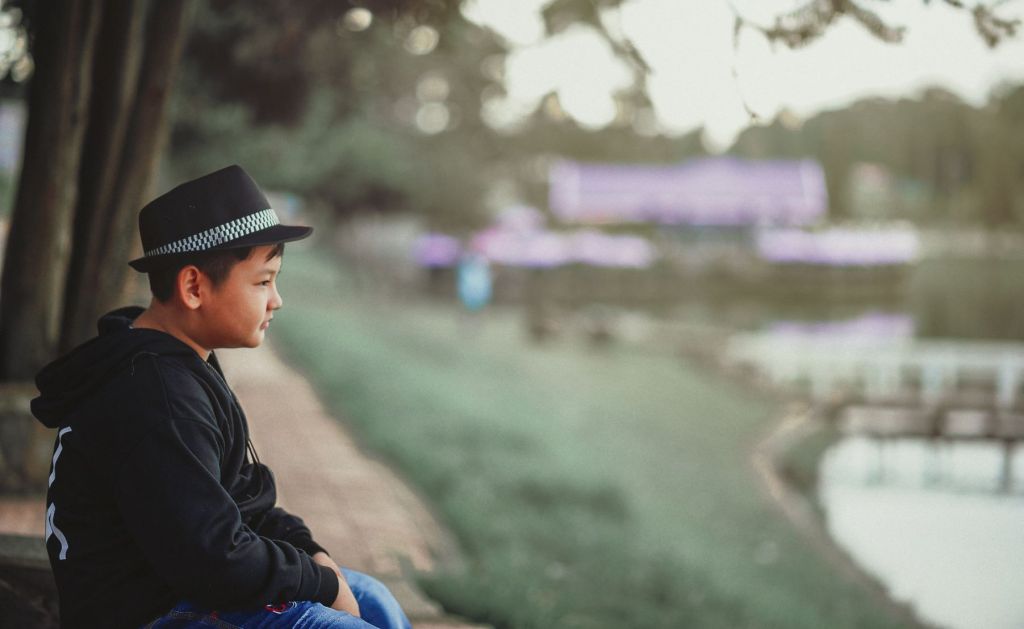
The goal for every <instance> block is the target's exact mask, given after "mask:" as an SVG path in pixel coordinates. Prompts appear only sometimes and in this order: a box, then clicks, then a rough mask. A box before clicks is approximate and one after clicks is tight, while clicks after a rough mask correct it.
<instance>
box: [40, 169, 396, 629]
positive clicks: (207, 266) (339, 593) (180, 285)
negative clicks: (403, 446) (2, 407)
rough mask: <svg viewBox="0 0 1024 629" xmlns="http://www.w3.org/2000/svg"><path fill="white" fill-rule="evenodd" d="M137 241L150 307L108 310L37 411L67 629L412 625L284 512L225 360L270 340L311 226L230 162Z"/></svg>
mask: <svg viewBox="0 0 1024 629" xmlns="http://www.w3.org/2000/svg"><path fill="white" fill-rule="evenodd" d="M139 231H140V233H141V236H142V244H143V249H144V251H145V255H144V256H143V257H141V258H139V259H137V260H133V261H131V262H130V264H131V265H132V267H134V268H135V269H136V270H138V271H141V272H145V273H148V274H149V282H150V287H151V290H152V292H153V299H152V301H151V303H150V305H149V307H148V308H146V309H145V310H143V309H142V308H138V307H127V308H121V309H118V310H115V311H113V312H111V313H108V314H107V315H105V316H104V317H103V318H101V319H100V321H99V336H97V337H95V338H93V339H91V340H90V341H88V342H86V343H84V344H82V345H80V346H79V347H77V348H75V349H74V350H72V351H71V352H69V353H68V354H67V355H65V356H63V357H61V358H59V359H58V360H56V361H54V362H53V363H51V364H49V365H47V366H46V367H45V368H44V369H43V370H42V371H40V373H39V375H38V376H37V378H36V384H37V386H38V387H39V391H40V393H41V395H40V396H39V397H38V398H36V399H35V400H33V402H32V412H33V414H35V416H36V417H37V418H38V419H39V420H40V421H41V422H42V423H43V424H45V425H47V426H49V427H52V428H57V429H58V433H57V438H56V443H55V445H54V453H53V462H52V465H51V471H50V478H49V490H48V492H47V511H46V546H47V552H48V553H49V557H50V563H51V565H52V566H53V572H54V576H55V579H56V582H57V589H58V593H59V596H60V614H61V626H62V627H67V628H75V627H115V628H116V627H126V628H128V627H131V628H135V627H140V626H142V625H145V626H146V627H162V626H167V627H170V626H173V627H190V626H193V625H194V626H206V627H208V626H211V625H212V626H217V627H295V626H300V627H310V628H319V627H338V628H346V629H347V628H350V627H351V628H357V627H364V628H365V627H372V626H376V627H379V628H381V629H391V628H396V629H397V628H406V629H407V628H408V627H409V621H408V619H407V618H406V617H405V614H404V613H403V612H402V610H401V608H400V607H399V605H398V603H397V602H396V601H395V600H394V598H393V597H392V596H391V594H390V593H389V592H388V591H387V589H386V588H385V587H384V586H383V585H382V584H380V583H379V582H378V581H376V580H374V579H372V578H371V577H368V576H366V575H363V574H360V573H357V572H354V571H350V570H345V569H339V568H338V566H337V565H336V564H335V563H334V561H333V560H332V559H331V558H330V557H329V556H328V554H327V553H326V551H325V550H324V549H323V548H322V547H321V546H320V545H318V544H317V543H316V542H315V541H314V540H313V536H312V534H311V533H310V530H309V528H308V527H306V525H305V524H304V523H303V521H302V519H300V518H299V517H297V516H295V515H292V514H290V513H288V512H286V511H284V510H283V509H282V508H280V507H277V506H275V502H276V491H275V485H274V477H273V475H272V474H271V472H270V469H269V468H267V467H266V466H265V465H263V464H261V463H260V461H259V457H258V456H257V455H256V451H255V449H254V448H253V446H252V443H251V442H250V441H249V428H248V425H247V423H246V418H245V414H244V413H243V412H242V408H241V406H239V404H238V400H237V399H236V398H235V396H234V393H233V392H232V391H231V388H230V387H229V386H228V384H227V382H226V381H225V380H224V374H223V372H222V371H221V369H220V365H219V364H218V362H217V358H216V356H215V355H214V353H213V351H212V350H214V349H216V348H221V347H256V346H258V345H259V344H260V343H261V342H262V341H263V336H264V334H265V333H266V330H267V327H268V325H269V324H270V320H271V319H273V316H274V311H275V310H277V309H278V308H280V307H281V304H282V302H281V296H280V294H278V291H277V283H276V280H277V275H278V273H279V272H280V270H281V262H282V254H283V252H284V243H285V242H289V241H293V240H299V239H301V238H305V237H307V236H309V234H310V233H311V232H312V228H309V227H298V226H286V225H281V224H280V223H279V221H278V218H277V215H276V214H275V213H274V210H273V209H270V204H269V203H268V202H267V199H266V197H265V196H264V195H263V193H262V192H261V191H260V189H259V187H258V186H257V185H256V183H255V182H254V181H253V180H252V179H251V178H250V177H249V176H248V175H247V174H246V173H245V171H243V170H242V169H241V168H240V167H238V166H230V167H228V168H225V169H223V170H219V171H217V172H214V173H211V174H209V175H206V176H204V177H200V178H199V179H195V180H193V181H189V182H186V183H184V184H182V185H180V186H178V187H177V188H175V189H173V190H171V191H170V192H168V193H166V194H164V195H163V196H160V197H159V198H157V199H155V200H154V201H152V202H150V203H149V204H148V205H147V206H146V207H144V208H143V209H142V211H141V212H140V214H139ZM360 615H362V619H360ZM147 623H148V624H147Z"/></svg>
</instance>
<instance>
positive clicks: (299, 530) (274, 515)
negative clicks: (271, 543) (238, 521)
mask: <svg viewBox="0 0 1024 629" xmlns="http://www.w3.org/2000/svg"><path fill="white" fill-rule="evenodd" d="M256 532H257V533H259V534H260V535H263V536H264V537H269V538H270V539H279V540H283V541H286V542H288V543H289V544H291V545H292V546H294V547H296V548H298V549H299V550H304V551H306V552H307V553H309V555H311V556H312V555H315V554H316V553H318V552H325V553H327V549H326V548H324V547H323V546H321V545H320V544H317V543H316V542H315V541H313V534H312V533H311V532H310V530H309V527H308V526H306V523H305V522H303V521H302V518H300V517H299V516H297V515H293V514H291V513H288V512H287V511H285V510H284V509H282V508H281V507H274V508H273V509H270V510H269V511H267V513H266V515H264V516H263V519H262V521H261V522H260V524H259V526H258V527H257V528H256ZM327 554H328V555H329V554H330V553H327Z"/></svg>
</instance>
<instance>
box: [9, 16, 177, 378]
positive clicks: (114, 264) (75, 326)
mask: <svg viewBox="0 0 1024 629" xmlns="http://www.w3.org/2000/svg"><path fill="white" fill-rule="evenodd" d="M188 5H189V2H188V1H187V0H180V1H179V0H174V1H168V2H133V1H131V0H120V1H118V0H111V1H110V2H104V3H99V2H88V1H86V0H54V2H51V3H47V4H46V5H45V6H42V5H41V4H37V3H34V2H26V3H23V6H24V9H25V12H26V15H27V17H28V20H27V21H28V24H29V25H30V34H31V50H32V52H33V56H34V59H35V75H34V77H33V78H32V82H31V85H30V89H29V95H28V108H29V118H28V126H27V129H26V141H25V153H24V157H23V164H22V171H21V176H20V180H19V183H18V191H17V197H16V201H15V206H14V213H13V216H12V220H11V226H10V231H9V234H8V240H7V243H8V244H7V248H6V251H5V258H4V268H3V278H2V284H0V377H2V378H3V379H6V380H16V379H27V378H30V377H31V376H32V375H34V374H35V372H36V371H38V370H39V368H40V367H41V366H42V365H43V364H44V363H45V362H47V361H48V360H50V359H52V358H53V355H54V354H55V353H56V352H58V351H62V350H65V349H67V348H69V347H70V346H72V345H74V344H76V343H78V342H80V341H82V340H84V339H85V338H88V337H89V336H91V335H92V333H93V332H92V326H93V325H94V322H95V319H96V316H97V315H98V314H99V313H100V312H102V311H103V310H104V309H106V308H107V307H109V306H111V305H113V304H115V303H116V301H117V300H118V298H119V295H120V292H121V290H122V287H123V285H124V278H125V274H126V272H127V269H126V268H125V265H124V260H125V258H126V257H127V256H128V253H129V250H130V246H131V242H132V236H131V224H132V218H133V216H134V214H133V212H134V210H136V209H137V208H138V205H139V203H140V201H141V199H142V197H143V195H144V194H145V192H146V189H147V187H148V182H149V179H150V176H151V173H152V172H153V170H154V168H155V165H156V160H157V157H158V156H159V154H160V145H161V142H160V138H161V136H162V130H163V128H164V125H163V119H164V111H165V108H166V101H167V94H168V91H169V89H170V85H171V81H172V80H173V76H174V67H175V65H176V64H177V59H178V56H179V52H180V42H181V35H182V33H183V32H184V25H185V22H186V19H187V14H188Z"/></svg>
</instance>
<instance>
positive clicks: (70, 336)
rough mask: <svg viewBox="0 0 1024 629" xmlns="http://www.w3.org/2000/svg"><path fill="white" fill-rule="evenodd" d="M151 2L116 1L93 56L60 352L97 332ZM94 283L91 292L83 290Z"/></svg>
mask: <svg viewBox="0 0 1024 629" xmlns="http://www.w3.org/2000/svg"><path fill="white" fill-rule="evenodd" d="M147 5H148V3H147V2H136V1H134V0H111V1H110V2H108V3H107V10H108V13H107V17H106V19H104V21H103V24H102V26H101V28H100V38H99V41H98V43H97V44H96V54H95V57H94V58H93V61H92V63H93V82H92V95H91V97H90V106H89V127H88V129H87V130H86V134H85V144H84V146H83V147H82V165H81V170H80V171H79V174H78V202H77V204H76V206H75V222H74V225H75V227H74V232H73V234H72V239H71V243H72V245H71V261H70V263H69V265H68V274H67V279H66V281H65V283H64V309H63V321H62V324H61V342H60V351H61V352H65V351H67V350H69V349H71V347H72V346H73V345H74V344H75V343H77V342H78V341H80V340H82V339H84V338H88V337H89V336H91V335H92V333H93V327H92V321H89V320H87V317H86V316H83V315H85V314H86V313H85V312H83V311H88V312H89V313H90V314H91V312H92V310H93V308H94V304H93V303H91V302H93V301H95V299H96V296H97V293H98V291H97V290H94V288H95V285H90V284H89V279H87V278H90V279H94V278H93V275H94V267H95V266H96V264H97V263H98V260H97V259H96V255H97V250H98V249H99V248H101V247H102V246H103V245H104V244H105V243H104V241H105V240H106V238H104V234H103V230H104V229H105V228H106V227H107V225H109V224H110V223H111V221H110V218H109V217H108V216H106V212H107V211H109V208H110V201H111V199H112V198H113V197H114V188H115V186H116V184H117V178H118V170H119V168H120V165H121V155H122V152H123V147H124V142H125V133H126V131H127V129H128V115H127V114H126V112H129V111H131V108H132V104H133V103H134V101H135V94H136V91H137V86H138V83H139V62H140V60H141V58H142V52H141V51H142V45H141V43H142V28H143V25H144V18H145V14H146V7H147ZM81 286H89V287H90V290H89V291H82V290H78V288H79V287H81ZM76 315H77V316H76Z"/></svg>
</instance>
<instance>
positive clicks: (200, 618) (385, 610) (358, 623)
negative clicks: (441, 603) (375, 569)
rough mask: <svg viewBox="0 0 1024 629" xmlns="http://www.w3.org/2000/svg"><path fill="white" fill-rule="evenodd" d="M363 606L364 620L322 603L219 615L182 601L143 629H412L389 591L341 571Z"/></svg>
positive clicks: (370, 579) (375, 582)
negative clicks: (285, 628) (212, 628)
mask: <svg viewBox="0 0 1024 629" xmlns="http://www.w3.org/2000/svg"><path fill="white" fill-rule="evenodd" d="M341 571H342V573H343V574H344V575H345V579H346V580H347V581H348V585H349V587H350V588H352V593H353V594H354V595H355V597H356V602H357V603H359V613H360V615H361V616H362V619H359V618H356V617H355V616H352V615H351V614H347V613H345V612H340V611H337V610H335V609H331V608H330V607H324V606H323V605H321V604H320V603H313V602H310V601H293V602H289V603H284V604H282V605H267V606H266V607H264V608H260V609H258V610H246V611H233V612H226V611H225V612H219V611H214V610H210V609H205V608H202V607H199V606H198V605H193V604H192V603H189V602H188V601H182V602H181V603H178V604H177V605H175V606H174V608H173V609H171V611H170V612H168V613H167V614H166V615H164V616H161V617H160V618H157V619H156V620H154V621H153V622H151V623H149V624H148V625H146V626H145V627H144V628H143V629H151V628H152V629H198V628H200V627H203V628H206V629H209V628H210V627H215V628H217V629H283V628H284V627H294V628H296V629H373V628H374V627H376V628H377V629H411V628H412V625H410V624H409V619H408V618H406V616H405V612H403V611H402V608H401V607H400V606H399V604H398V601H396V600H395V597H394V596H392V595H391V592H389V591H388V589H387V587H386V586H385V585H384V584H383V583H381V582H380V581H378V580H377V579H374V578H373V577H371V576H368V575H365V574H363V573H361V572H356V571H354V570H349V569H347V568H342V569H341Z"/></svg>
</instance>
